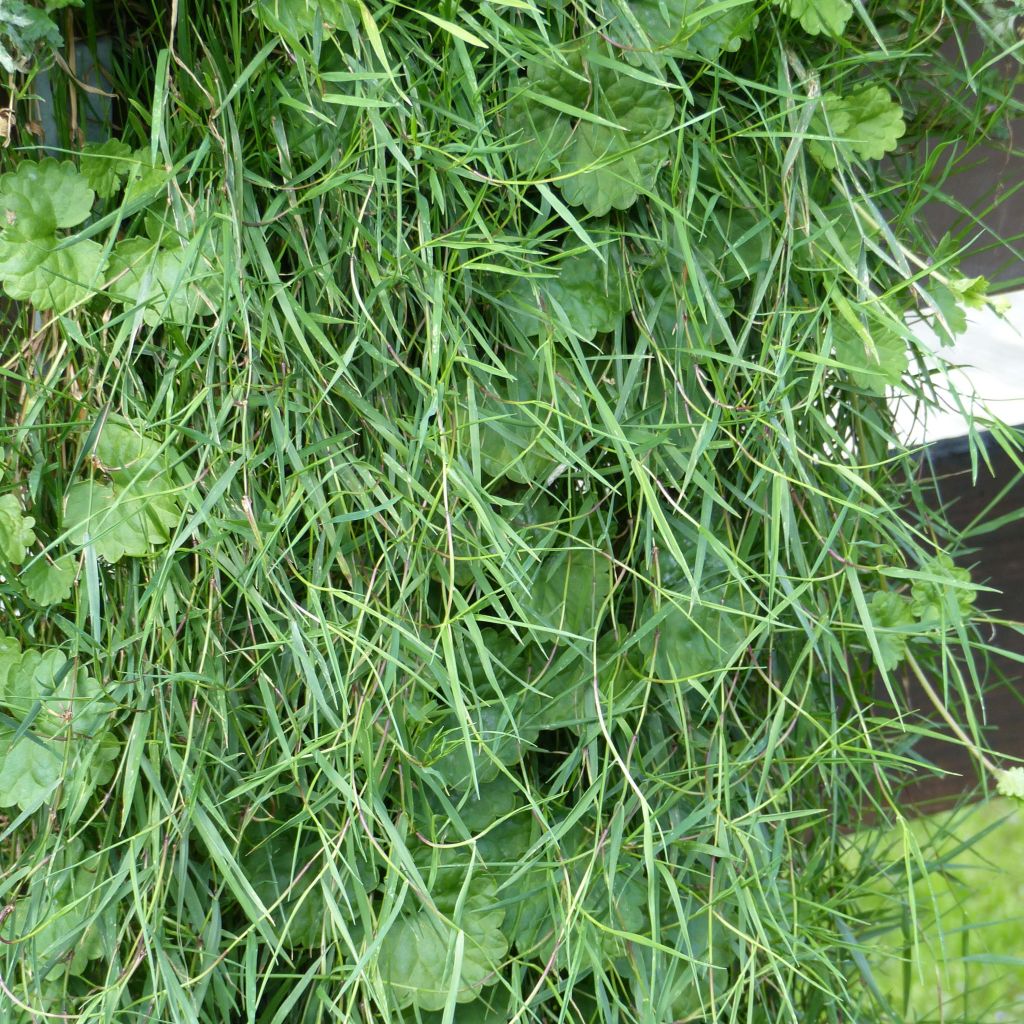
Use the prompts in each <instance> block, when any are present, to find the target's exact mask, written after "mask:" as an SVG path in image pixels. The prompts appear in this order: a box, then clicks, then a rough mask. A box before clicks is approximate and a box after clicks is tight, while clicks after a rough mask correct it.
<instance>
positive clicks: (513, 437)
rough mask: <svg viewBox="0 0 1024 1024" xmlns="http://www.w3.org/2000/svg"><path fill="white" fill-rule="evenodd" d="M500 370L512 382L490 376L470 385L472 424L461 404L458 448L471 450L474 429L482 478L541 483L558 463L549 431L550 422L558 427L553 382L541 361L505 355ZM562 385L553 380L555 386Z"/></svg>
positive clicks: (464, 406)
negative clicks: (473, 395) (508, 376)
mask: <svg viewBox="0 0 1024 1024" xmlns="http://www.w3.org/2000/svg"><path fill="white" fill-rule="evenodd" d="M505 368H506V369H507V370H508V371H509V372H510V373H511V374H512V375H513V376H512V379H508V378H504V377H499V376H497V375H494V376H492V377H490V378H489V379H488V380H487V381H486V383H482V384H478V385H475V404H476V418H475V419H474V420H470V418H469V405H468V402H462V403H460V417H461V437H462V449H463V451H464V452H466V453H469V452H470V451H471V450H472V434H473V431H474V430H475V431H476V433H477V436H478V438H479V445H480V468H481V470H482V471H483V473H484V474H485V475H486V476H488V477H492V478H498V477H502V476H505V477H507V478H508V479H509V480H514V481H516V482H517V483H523V484H529V483H536V482H538V481H543V480H544V479H545V478H546V477H547V476H548V474H550V473H551V471H552V470H553V469H554V468H555V466H556V465H557V464H558V460H557V457H556V455H555V453H554V452H553V451H552V441H551V438H550V436H549V431H551V430H552V427H550V426H548V424H549V423H550V422H551V421H554V422H555V427H556V428H557V417H556V416H555V414H554V412H553V411H552V409H551V403H552V402H553V400H554V397H555V396H552V393H551V387H552V382H551V380H550V378H549V376H548V374H547V371H546V367H545V364H544V363H543V361H540V360H536V359H535V360H529V359H527V358H526V357H524V356H518V355H513V354H510V356H509V358H507V359H506V362H505ZM566 373H567V374H569V373H570V371H569V370H568V369H567V370H566ZM562 384H563V382H562V381H561V380H560V379H558V378H557V377H556V384H555V386H556V387H561V386H562ZM471 386H472V385H471ZM556 396H557V392H556Z"/></svg>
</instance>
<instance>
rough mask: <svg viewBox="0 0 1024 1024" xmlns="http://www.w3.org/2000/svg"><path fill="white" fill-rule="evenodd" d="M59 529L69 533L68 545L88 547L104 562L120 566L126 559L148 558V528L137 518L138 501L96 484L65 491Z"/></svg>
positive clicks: (84, 483) (81, 485) (88, 481)
mask: <svg viewBox="0 0 1024 1024" xmlns="http://www.w3.org/2000/svg"><path fill="white" fill-rule="evenodd" d="M61 525H62V528H63V529H64V530H67V531H69V535H68V543H69V544H72V545H74V546H75V547H85V546H87V545H89V544H91V545H93V547H94V548H95V550H96V554H97V555H99V557H100V558H102V559H104V560H105V561H107V562H119V561H120V560H121V559H122V558H123V557H124V556H125V555H129V556H132V557H134V558H142V557H144V556H145V555H148V554H149V550H150V541H149V528H148V526H147V523H146V522H145V521H144V520H143V519H142V518H141V517H140V516H139V501H138V500H137V499H133V498H132V497H131V496H129V497H128V498H127V499H124V498H120V496H119V495H117V494H115V492H114V490H113V489H112V488H110V487H108V486H106V484H101V483H97V482H96V481H95V480H84V481H81V482H79V483H76V484H72V485H71V487H70V488H68V493H67V496H66V497H65V499H64V518H63V521H62V524H61Z"/></svg>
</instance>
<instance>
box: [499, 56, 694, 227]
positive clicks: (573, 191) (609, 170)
mask: <svg viewBox="0 0 1024 1024" xmlns="http://www.w3.org/2000/svg"><path fill="white" fill-rule="evenodd" d="M563 52H564V53H565V56H566V60H567V63H566V66H565V67H561V66H556V67H552V66H550V65H547V66H544V65H538V64H531V65H530V67H529V71H528V75H527V84H526V86H525V88H524V90H523V91H522V92H521V93H519V94H518V95H517V96H516V98H515V100H514V101H513V102H512V103H511V104H510V110H509V115H508V120H507V123H506V129H507V132H508V134H509V136H510V137H511V138H512V141H513V143H514V148H513V151H512V152H513V158H514V159H515V161H516V163H517V164H518V166H519V167H520V168H521V169H522V170H524V171H525V172H526V173H529V174H538V175H541V176H548V175H556V176H557V178H556V184H557V185H558V186H559V188H561V190H562V193H563V195H564V196H565V198H566V200H567V201H568V202H569V203H572V204H573V205H583V206H585V207H586V208H587V210H588V211H589V212H590V213H592V214H595V215H602V214H605V213H607V212H608V211H609V210H610V209H612V208H615V209H620V210H624V209H626V208H627V207H629V206H631V205H632V204H633V203H634V202H636V199H637V197H638V196H639V195H640V194H641V193H642V192H643V191H645V190H646V189H648V188H650V186H651V183H652V181H653V178H654V176H655V175H656V174H657V171H658V169H659V168H660V166H661V164H662V163H663V162H664V161H665V160H666V159H667V156H668V152H669V150H668V141H667V140H666V139H664V138H662V137H661V135H662V134H663V133H664V132H665V130H666V129H667V128H668V126H669V124H670V123H671V121H672V117H673V114H674V112H675V103H674V101H673V99H672V96H671V94H670V93H669V92H668V91H667V90H666V89H665V88H663V87H661V86H659V85H656V84H655V83H653V82H651V81H646V80H644V81H642V80H639V79H637V78H635V77H632V76H631V75H630V74H628V73H626V71H625V70H623V71H622V72H619V71H617V70H616V69H615V67H614V66H611V67H609V66H608V65H607V64H606V63H604V62H602V63H601V64H600V65H598V64H594V65H590V64H588V63H587V62H586V61H585V60H584V54H583V51H582V50H581V49H580V48H579V47H575V48H573V49H567V50H565V51H563ZM575 110H578V111H581V112H582V111H586V112H587V113H588V114H590V115H592V116H593V117H594V118H598V119H600V120H591V119H589V118H585V117H581V116H580V114H577V113H575V112H574V111H575ZM567 175H568V176H567Z"/></svg>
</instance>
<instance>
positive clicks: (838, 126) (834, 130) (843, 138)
mask: <svg viewBox="0 0 1024 1024" xmlns="http://www.w3.org/2000/svg"><path fill="white" fill-rule="evenodd" d="M906 130H907V126H906V124H905V123H904V121H903V108H902V107H901V106H900V105H899V104H898V103H897V102H895V101H894V100H893V98H892V97H891V96H890V95H889V91H888V90H887V89H885V88H884V87H883V86H880V85H865V86H862V87H861V88H859V89H856V90H854V91H853V92H851V93H848V94H847V95H845V96H840V95H839V93H835V92H826V93H825V94H824V95H823V96H822V98H821V106H820V107H819V108H818V110H816V111H815V114H814V117H813V118H812V119H811V127H810V132H811V134H812V135H821V136H824V137H825V138H827V139H831V143H827V142H821V141H819V140H817V139H815V140H813V141H811V142H809V143H808V144H807V148H808V150H809V151H810V153H811V155H812V156H813V157H814V158H815V159H816V160H817V161H818V163H820V164H821V165H822V166H823V167H827V168H829V169H830V170H832V169H834V168H835V167H836V165H837V163H838V160H837V153H838V154H843V155H845V156H846V158H847V159H849V158H850V156H851V155H856V156H858V157H860V158H861V159H862V160H881V159H882V157H883V156H885V154H886V153H891V152H892V151H893V150H894V149H895V148H896V146H897V144H898V142H899V140H900V139H901V138H902V137H903V135H904V133H905V132H906Z"/></svg>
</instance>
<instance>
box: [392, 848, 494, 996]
mask: <svg viewBox="0 0 1024 1024" xmlns="http://www.w3.org/2000/svg"><path fill="white" fill-rule="evenodd" d="M423 873H424V875H429V872H427V871H425V870H424V872H423ZM464 881H465V872H464V870H458V869H456V870H452V869H445V868H442V869H441V870H439V871H438V873H437V876H436V879H435V882H434V885H433V886H432V887H431V890H430V896H431V898H432V900H433V902H434V904H435V906H436V907H437V910H436V911H435V910H434V909H432V908H430V907H429V906H426V905H419V906H417V907H415V909H409V910H407V911H405V912H403V913H402V915H401V916H400V917H399V918H398V920H397V921H396V922H395V923H394V924H393V925H392V926H391V928H390V930H389V931H388V933H387V935H385V936H384V939H383V942H382V943H381V947H380V953H379V954H378V961H377V962H378V966H379V968H380V973H381V977H382V978H383V979H384V981H385V983H386V984H387V985H388V987H389V988H390V990H391V993H392V995H393V997H394V999H395V1001H396V1003H397V1005H398V1006H399V1007H405V1006H413V1005H414V1006H418V1007H419V1008H421V1009H423V1010H442V1009H444V1006H445V1003H446V1002H447V1000H448V993H449V991H450V990H451V989H454V990H455V999H456V1001H457V1002H459V1003H468V1002H470V1001H472V1000H473V999H476V998H477V997H478V996H479V995H480V994H481V992H482V991H483V989H484V988H486V987H487V986H489V985H493V984H494V983H495V982H497V981H498V980H499V973H498V971H499V968H500V966H501V963H502V960H503V959H504V957H505V954H506V953H507V952H508V940H507V939H506V938H505V936H504V934H503V933H502V930H501V926H502V922H503V920H504V917H505V911H504V908H502V907H501V906H499V905H497V889H496V886H495V883H494V881H493V880H492V879H490V878H488V877H487V876H486V875H484V873H483V872H481V871H477V872H476V873H475V874H474V875H473V877H472V878H471V879H470V880H469V883H468V886H469V888H468V892H467V893H466V896H465V899H463V900H461V901H460V894H461V890H462V886H463V882H464ZM408 899H409V902H410V903H412V902H413V901H414V900H415V896H414V895H413V894H412V893H410V894H409V897H408ZM460 902H461V906H459V904H460ZM460 933H461V936H460ZM459 937H461V939H462V942H463V949H462V958H461V964H460V970H459V973H458V976H457V977H453V976H452V973H451V971H452V967H451V966H449V959H450V958H449V949H450V948H451V949H454V947H455V943H456V940H457V939H458V938H459ZM454 962H456V963H457V962H458V961H454Z"/></svg>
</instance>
